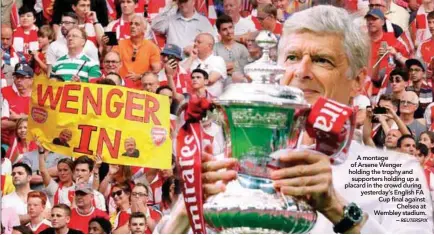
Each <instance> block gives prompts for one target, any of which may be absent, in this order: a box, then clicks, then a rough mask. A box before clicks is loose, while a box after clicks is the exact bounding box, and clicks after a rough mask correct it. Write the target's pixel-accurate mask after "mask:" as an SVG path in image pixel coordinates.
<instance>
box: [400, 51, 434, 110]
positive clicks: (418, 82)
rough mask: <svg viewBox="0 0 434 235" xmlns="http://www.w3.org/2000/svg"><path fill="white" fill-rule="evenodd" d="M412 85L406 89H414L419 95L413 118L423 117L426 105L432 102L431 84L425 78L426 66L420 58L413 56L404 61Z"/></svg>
mask: <svg viewBox="0 0 434 235" xmlns="http://www.w3.org/2000/svg"><path fill="white" fill-rule="evenodd" d="M405 65H406V67H407V70H408V75H409V78H410V80H411V83H412V85H411V86H409V87H407V89H406V90H407V91H414V92H415V93H416V94H417V95H418V96H419V107H418V109H417V110H416V111H415V116H414V117H415V118H423V114H424V112H425V109H426V107H427V106H428V105H429V104H430V103H431V102H433V97H432V89H431V85H430V84H429V83H428V81H427V79H426V66H425V63H424V62H423V60H422V59H420V58H413V59H408V60H407V61H406V62H405Z"/></svg>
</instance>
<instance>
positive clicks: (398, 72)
mask: <svg viewBox="0 0 434 235" xmlns="http://www.w3.org/2000/svg"><path fill="white" fill-rule="evenodd" d="M407 82H408V73H407V71H404V70H403V69H400V68H396V69H394V70H392V72H391V73H390V75H389V84H390V88H391V93H392V97H393V99H394V100H401V98H402V96H403V95H404V93H405V88H406V86H407ZM386 93H387V92H386Z"/></svg>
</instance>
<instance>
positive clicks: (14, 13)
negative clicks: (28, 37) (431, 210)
mask: <svg viewBox="0 0 434 235" xmlns="http://www.w3.org/2000/svg"><path fill="white" fill-rule="evenodd" d="M18 25H20V15H18V8H17V4H16V3H15V1H14V3H12V9H11V26H12V28H13V29H16V28H17V27H18Z"/></svg>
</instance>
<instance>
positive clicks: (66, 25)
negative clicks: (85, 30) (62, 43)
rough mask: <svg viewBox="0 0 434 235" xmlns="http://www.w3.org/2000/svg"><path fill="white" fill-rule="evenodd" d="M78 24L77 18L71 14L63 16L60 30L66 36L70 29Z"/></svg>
mask: <svg viewBox="0 0 434 235" xmlns="http://www.w3.org/2000/svg"><path fill="white" fill-rule="evenodd" d="M76 25H77V20H75V19H74V18H71V17H69V16H62V21H61V22H60V26H61V27H60V31H61V32H62V35H63V36H64V37H66V35H68V32H69V30H70V29H72V28H73V27H74V26H76Z"/></svg>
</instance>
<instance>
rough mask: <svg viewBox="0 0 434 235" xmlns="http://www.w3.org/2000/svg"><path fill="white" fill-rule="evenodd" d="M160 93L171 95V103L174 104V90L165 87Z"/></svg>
mask: <svg viewBox="0 0 434 235" xmlns="http://www.w3.org/2000/svg"><path fill="white" fill-rule="evenodd" d="M160 95H165V96H167V97H169V102H170V104H172V102H173V92H172V91H171V90H169V89H163V90H161V91H160Z"/></svg>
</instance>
